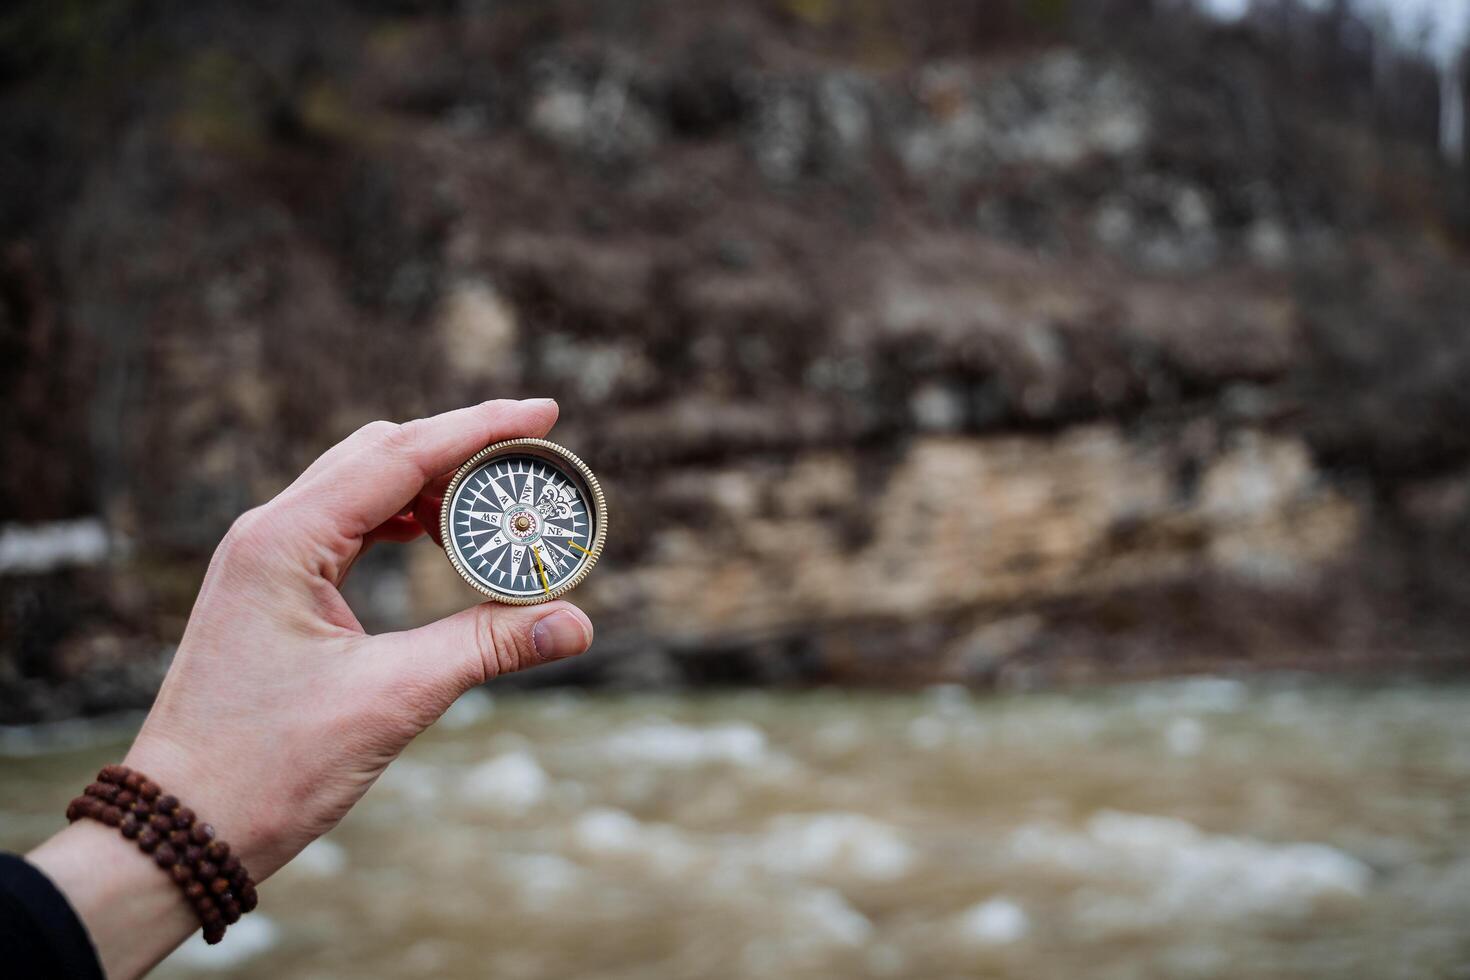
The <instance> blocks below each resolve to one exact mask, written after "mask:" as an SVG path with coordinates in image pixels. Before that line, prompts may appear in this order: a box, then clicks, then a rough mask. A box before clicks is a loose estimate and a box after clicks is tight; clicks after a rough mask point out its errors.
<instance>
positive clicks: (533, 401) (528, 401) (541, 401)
mask: <svg viewBox="0 0 1470 980" xmlns="http://www.w3.org/2000/svg"><path fill="white" fill-rule="evenodd" d="M521 404H522V405H534V406H536V407H537V408H544V407H546V406H547V405H555V404H556V399H555V398H522V399H521Z"/></svg>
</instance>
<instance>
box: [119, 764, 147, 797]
mask: <svg viewBox="0 0 1470 980" xmlns="http://www.w3.org/2000/svg"><path fill="white" fill-rule="evenodd" d="M143 782H144V780H143V774H142V773H141V772H133V770H131V769H129V770H128V774H127V775H126V776H124V777H123V781H122V784H123V786H124V787H125V788H127V789H130V790H132V791H133V792H134V793H136V792H138V787H139V786H142V785H143Z"/></svg>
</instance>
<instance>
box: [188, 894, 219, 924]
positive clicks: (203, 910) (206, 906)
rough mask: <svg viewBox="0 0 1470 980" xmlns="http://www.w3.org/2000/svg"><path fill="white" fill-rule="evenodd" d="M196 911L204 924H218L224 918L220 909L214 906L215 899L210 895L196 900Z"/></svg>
mask: <svg viewBox="0 0 1470 980" xmlns="http://www.w3.org/2000/svg"><path fill="white" fill-rule="evenodd" d="M194 911H195V912H196V913H197V914H198V916H199V918H200V920H201V921H203V922H211V921H214V922H218V921H220V920H222V919H223V918H224V915H223V914H222V913H221V912H220V910H219V907H218V906H216V905H215V904H214V899H213V898H211V897H210V896H209V895H205V896H204V897H203V898H196V899H194Z"/></svg>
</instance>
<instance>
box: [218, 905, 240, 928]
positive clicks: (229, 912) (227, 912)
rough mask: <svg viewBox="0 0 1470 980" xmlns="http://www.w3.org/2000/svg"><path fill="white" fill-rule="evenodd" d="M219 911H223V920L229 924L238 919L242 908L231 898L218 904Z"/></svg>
mask: <svg viewBox="0 0 1470 980" xmlns="http://www.w3.org/2000/svg"><path fill="white" fill-rule="evenodd" d="M220 911H221V912H223V913H224V916H225V922H226V923H227V924H229V925H234V924H235V923H236V922H239V921H240V916H241V915H242V914H243V911H244V910H243V909H241V908H240V903H239V902H236V901H234V900H231V901H228V902H222V903H221V904H220Z"/></svg>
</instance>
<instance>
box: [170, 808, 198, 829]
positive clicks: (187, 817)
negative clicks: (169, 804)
mask: <svg viewBox="0 0 1470 980" xmlns="http://www.w3.org/2000/svg"><path fill="white" fill-rule="evenodd" d="M193 823H194V811H193V810H191V809H189V808H188V807H186V806H181V807H179V808H178V809H177V810H175V811H174V826H175V827H177V828H178V829H180V830H188V829H189V826H190V825H191V824H193Z"/></svg>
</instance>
